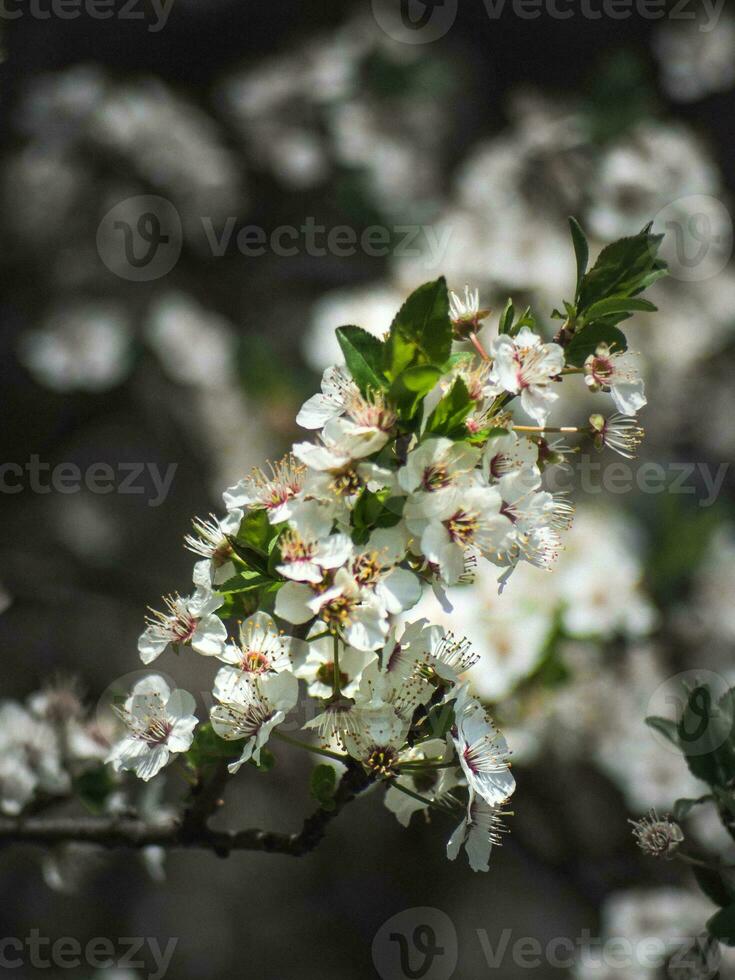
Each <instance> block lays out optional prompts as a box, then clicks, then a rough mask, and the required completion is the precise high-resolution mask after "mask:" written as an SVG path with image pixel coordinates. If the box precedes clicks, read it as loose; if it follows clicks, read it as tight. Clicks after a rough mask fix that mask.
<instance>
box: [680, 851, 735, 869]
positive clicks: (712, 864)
mask: <svg viewBox="0 0 735 980" xmlns="http://www.w3.org/2000/svg"><path fill="white" fill-rule="evenodd" d="M674 857H676V858H678V859H679V860H680V861H683V862H684V864H691V865H693V866H694V867H696V868H708V869H709V870H710V871H735V864H721V863H720V862H719V861H703V860H702V859H701V858H696V857H693V855H691V854H684V853H683V851H677V852H676V854H675V855H674Z"/></svg>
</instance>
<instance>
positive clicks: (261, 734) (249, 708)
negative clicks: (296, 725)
mask: <svg viewBox="0 0 735 980" xmlns="http://www.w3.org/2000/svg"><path fill="white" fill-rule="evenodd" d="M218 676H219V675H218ZM223 680H224V686H223V687H220V686H219V685H217V684H216V685H215V689H214V696H215V697H216V698H217V699H218V700H220V701H221V703H220V704H216V705H215V706H214V707H213V708H212V710H211V712H210V718H211V721H212V727H213V728H214V730H215V731H216V732H217V734H218V735H219V736H220V737H221V738H224V739H227V740H229V741H233V740H234V741H239V740H240V739H245V740H246V741H245V745H244V747H243V750H242V754H241V755H240V758H239V759H237V760H236V761H235V762H232V763H230V765H229V766H228V768H229V770H230V772H231V773H236V772H237V771H238V769H239V768H240V767H241V766H242V765H243V764H244V763H245V762H247V761H248V760H249V759H251V758H252V759H254V760H255V762H256V763H259V762H260V753H261V750H262V748H263V746H264V745H265V744H266V742H267V741H268V739H269V738H270V735H271V732H272V731H273V729H274V728H276V727H277V726H278V725H280V724H281V722H283V721H284V720H285V718H286V715H287V714H288V712H289V711H291V709H292V708H293V707H294V706H295V704H296V701H297V700H298V696H299V682H298V681H297V680H296V678H295V677H294V675H293V674H292V673H290V672H289V671H283V672H281V673H280V674H261V675H259V676H256V677H254V678H249V677H243V678H241V679H240V680H239V681H238V682H237V683H236V684H232V683H230V676H229V672H227V676H226V677H225V678H223Z"/></svg>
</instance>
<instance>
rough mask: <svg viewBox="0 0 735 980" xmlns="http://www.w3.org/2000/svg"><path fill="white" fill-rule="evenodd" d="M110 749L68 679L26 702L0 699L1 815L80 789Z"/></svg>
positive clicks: (12, 814)
mask: <svg viewBox="0 0 735 980" xmlns="http://www.w3.org/2000/svg"><path fill="white" fill-rule="evenodd" d="M108 750H109V744H108V741H107V738H106V735H105V733H104V732H103V731H102V730H101V729H100V726H99V724H98V723H97V721H96V720H95V719H91V718H89V717H88V716H87V713H86V712H85V709H84V707H83V705H82V700H81V698H80V696H79V693H78V692H77V690H76V689H75V687H74V685H73V684H71V683H66V682H62V681H58V682H55V683H53V684H51V685H49V686H48V687H46V688H44V689H43V690H41V691H37V692H36V693H35V694H33V695H31V697H30V698H29V699H28V701H27V703H26V704H25V705H23V704H20V703H18V702H15V701H4V702H2V703H0V813H2V814H4V815H7V816H17V815H18V814H20V813H23V812H27V810H28V808H29V807H31V806H33V807H42V806H43V805H45V804H46V803H48V802H50V801H52V800H57V801H60V800H63V799H65V798H67V797H69V796H71V793H72V787H74V788H75V789H76V791H77V792H79V791H80V787H82V786H84V783H85V781H86V782H89V777H90V776H91V777H92V780H94V779H95V778H96V777H97V775H98V770H99V768H100V765H101V763H102V761H103V760H104V758H105V756H106V755H107V752H108ZM87 788H93V787H91V786H87Z"/></svg>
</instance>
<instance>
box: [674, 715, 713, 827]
mask: <svg viewBox="0 0 735 980" xmlns="http://www.w3.org/2000/svg"><path fill="white" fill-rule="evenodd" d="M662 720H663V719H662ZM711 800H712V797H711V796H710V795H709V794H708V795H706V796H700V797H698V798H697V799H696V800H693V799H691V798H688V797H686V796H683V797H682V798H681V799H680V800H677V801H676V803H674V810H673V815H674V820H676V821H677V823H681V821H682V820H686V818H687V817H688V816H689V814H690V813H691V812H692V810H693V809H694V807H695V806H700V805H701V804H702V803H709V802H710V801H711Z"/></svg>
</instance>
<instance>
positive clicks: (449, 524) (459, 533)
mask: <svg viewBox="0 0 735 980" xmlns="http://www.w3.org/2000/svg"><path fill="white" fill-rule="evenodd" d="M444 527H446V529H447V531H449V536H450V538H451V539H452V541H454V542H456V543H457V544H469V542H470V541H472V539H473V537H474V536H475V531H476V530H477V518H476V517H474V515H472V514H468V513H467V512H466V511H464V510H458V511H457V512H456V514H454V515H453V516H452V517H450V518H449V520H446V521H444Z"/></svg>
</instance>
